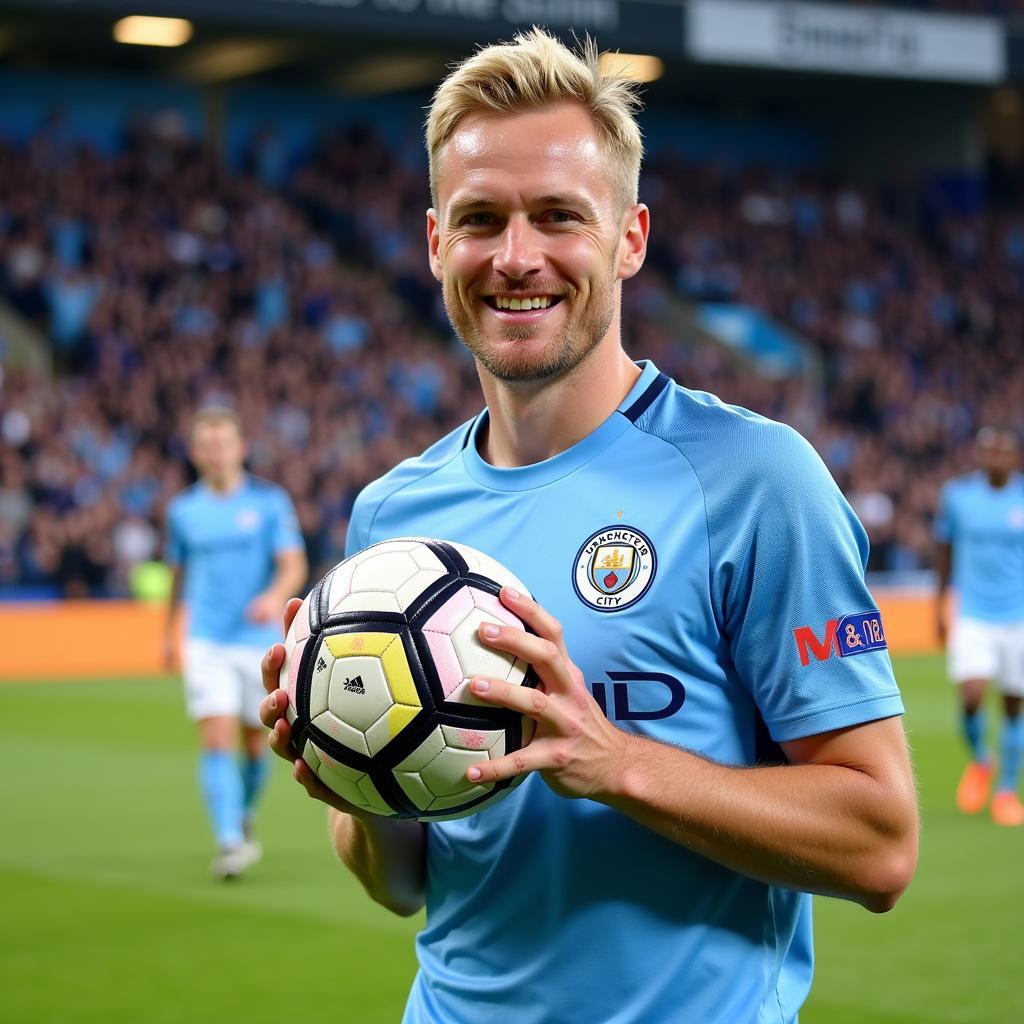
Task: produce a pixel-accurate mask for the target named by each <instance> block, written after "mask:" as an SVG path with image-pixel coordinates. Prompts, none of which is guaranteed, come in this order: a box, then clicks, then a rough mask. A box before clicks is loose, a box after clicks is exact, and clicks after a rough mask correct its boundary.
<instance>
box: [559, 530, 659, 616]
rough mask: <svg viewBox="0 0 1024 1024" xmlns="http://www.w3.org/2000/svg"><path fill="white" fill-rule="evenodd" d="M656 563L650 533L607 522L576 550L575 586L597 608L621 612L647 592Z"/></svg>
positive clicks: (652, 579)
mask: <svg viewBox="0 0 1024 1024" xmlns="http://www.w3.org/2000/svg"><path fill="white" fill-rule="evenodd" d="M657 566H658V559H657V555H656V554H655V551H654V545H653V544H652V543H651V541H650V539H649V538H648V537H647V536H645V535H644V534H642V533H640V532H639V530H633V529H630V528H629V527H624V526H608V527H605V528H604V529H603V530H598V531H597V533H593V534H591V535H590V536H589V537H588V538H587V539H586V540H585V541H584V542H583V545H582V547H581V548H580V549H579V551H578V552H577V554H576V561H575V563H574V566H573V581H572V582H573V587H574V588H575V590H576V595H577V596H578V597H579V599H580V600H581V601H582V602H583V603H584V604H586V605H588V606H589V607H591V608H593V609H595V610H596V611H599V612H619V611H622V610H623V609H625V608H629V607H631V606H632V605H634V604H636V602H637V601H639V600H640V598H641V597H643V596H644V594H646V593H647V589H648V588H649V587H650V585H651V583H652V582H653V581H654V573H655V571H656V569H657Z"/></svg>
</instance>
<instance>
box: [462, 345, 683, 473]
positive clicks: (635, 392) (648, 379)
mask: <svg viewBox="0 0 1024 1024" xmlns="http://www.w3.org/2000/svg"><path fill="white" fill-rule="evenodd" d="M637 365H638V366H639V367H640V376H639V377H638V378H637V379H636V382H635V383H634V384H633V386H632V387H631V388H630V389H629V393H628V394H627V395H626V397H625V398H623V400H622V401H621V402H620V403H619V405H618V407H617V408H616V409H615V410H614V411H613V412H612V414H611V415H610V416H609V417H608V418H607V419H606V420H605V421H604V422H603V423H602V424H601V425H600V426H599V427H597V428H596V429H595V430H592V431H591V432H590V433H589V434H587V436H586V437H584V438H583V439H582V440H580V441H577V442H576V444H574V445H572V446H571V447H570V448H566V449H565V451H564V452H559V453H558V454H557V455H553V456H552V457H551V458H550V459H545V460H544V461H543V462H534V463H533V464H531V465H529V466H513V467H499V466H492V465H491V464H490V463H489V462H485V461H484V460H483V459H482V458H481V457H480V451H479V448H478V447H477V443H478V441H479V439H480V433H481V431H482V429H483V428H484V426H485V425H486V423H487V415H488V414H487V410H486V409H484V410H483V412H481V413H480V415H479V416H477V418H476V419H475V420H474V421H473V425H472V426H471V427H470V431H469V436H468V437H467V439H466V444H465V446H464V447H463V449H462V462H463V465H464V466H465V469H466V472H467V473H468V474H469V475H470V476H471V477H472V478H473V479H474V480H475V481H476V482H477V483H480V484H483V485H484V486H486V487H490V488H491V489H492V490H496V491H528V490H532V489H533V488H536V487H543V486H545V485H546V484H550V483H554V481H556V480H560V479H562V478H563V477H566V476H568V475H569V474H570V473H574V472H575V471H576V470H577V469H579V468H580V467H581V466H583V465H585V464H586V463H588V462H589V461H590V460H591V459H593V458H594V457H595V456H596V455H598V454H600V453H601V452H602V451H604V449H605V448H607V447H608V445H610V444H611V443H612V442H613V441H615V440H616V439H617V438H618V437H620V436H621V435H622V434H623V433H624V432H625V431H626V430H628V429H629V427H630V426H631V425H632V423H633V422H634V421H635V420H636V418H637V416H639V415H640V413H641V412H643V411H644V409H646V408H647V407H648V405H650V403H651V402H652V401H653V400H654V398H655V397H657V393H658V392H660V391H661V389H662V388H663V387H664V386H665V384H667V383H668V378H667V377H665V375H664V374H662V373H660V372H659V370H658V368H657V367H656V366H655V365H654V363H653V362H651V361H650V360H646V359H645V360H640V361H639V362H638V363H637ZM649 392H650V394H649Z"/></svg>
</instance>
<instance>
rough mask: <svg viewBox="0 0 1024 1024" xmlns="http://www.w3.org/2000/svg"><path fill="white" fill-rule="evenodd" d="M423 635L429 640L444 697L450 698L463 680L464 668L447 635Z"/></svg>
mask: <svg viewBox="0 0 1024 1024" xmlns="http://www.w3.org/2000/svg"><path fill="white" fill-rule="evenodd" d="M423 635H424V636H425V637H426V638H427V645H428V646H429V647H430V655H431V657H432V658H433V659H434V667H435V668H436V669H437V674H438V676H439V677H440V679H441V689H442V690H444V695H445V696H446V697H450V696H451V693H452V691H453V690H454V689H455V688H456V687H457V686H458V685H459V683H461V682H462V680H463V678H464V677H463V675H462V666H461V665H460V664H459V659H458V656H457V655H456V653H455V648H454V646H452V642H451V640H450V639H449V638H448V634H447V633H435V632H433V631H431V630H424V631H423Z"/></svg>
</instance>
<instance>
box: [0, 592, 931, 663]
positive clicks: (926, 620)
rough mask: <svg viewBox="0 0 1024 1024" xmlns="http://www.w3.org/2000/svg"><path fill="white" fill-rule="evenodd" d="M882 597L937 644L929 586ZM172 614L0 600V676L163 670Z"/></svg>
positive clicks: (885, 611) (896, 630)
mask: <svg viewBox="0 0 1024 1024" xmlns="http://www.w3.org/2000/svg"><path fill="white" fill-rule="evenodd" d="M875 597H876V599H877V600H878V606H879V608H880V609H881V612H882V622H883V623H884V625H885V632H886V635H887V637H888V641H889V649H890V651H892V652H893V653H894V654H918V653H928V652H933V651H936V650H937V649H938V648H937V641H936V637H935V616H934V604H933V598H932V596H931V592H930V591H928V590H924V589H914V590H888V589H887V590H881V589H880V590H877V591H876V593H875ZM165 617H166V609H165V607H164V606H163V605H162V604H160V603H156V604H153V603H145V602H139V601H54V602H47V603H43V604H0V681H3V680H23V679H68V678H71V679H79V678H86V677H99V678H104V677H112V676H143V675H149V674H154V673H158V672H162V671H164V667H163V664H162V660H161V659H162V652H163V630H164V623H165ZM780 642H786V640H785V637H783V636H782V635H781V634H780Z"/></svg>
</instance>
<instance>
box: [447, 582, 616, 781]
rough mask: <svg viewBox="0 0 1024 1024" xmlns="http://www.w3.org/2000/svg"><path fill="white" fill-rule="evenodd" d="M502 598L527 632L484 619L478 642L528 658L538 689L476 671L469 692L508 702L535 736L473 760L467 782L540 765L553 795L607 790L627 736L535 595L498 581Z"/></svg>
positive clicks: (536, 768)
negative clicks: (604, 709) (595, 693)
mask: <svg viewBox="0 0 1024 1024" xmlns="http://www.w3.org/2000/svg"><path fill="white" fill-rule="evenodd" d="M501 602H502V604H504V605H505V607H506V608H508V609H509V611H511V612H514V613H515V614H516V615H517V616H518V617H519V618H520V619H521V620H522V621H523V622H525V623H526V624H527V625H528V626H529V627H530V628H531V629H532V630H534V632H535V633H536V636H534V635H533V634H531V633H527V632H526V631H525V630H521V629H515V628H513V627H508V626H499V625H497V624H496V623H493V622H485V623H482V624H481V626H480V628H479V630H478V633H477V635H478V637H479V638H480V641H481V643H483V644H484V645H485V646H487V647H491V648H494V649H495V650H499V651H506V652H507V653H509V654H511V655H514V656H515V657H517V658H520V659H522V660H523V661H526V662H528V663H529V664H531V665H532V666H533V668H534V670H535V671H536V673H537V675H538V677H539V678H540V685H539V686H538V687H537V688H536V689H531V688H530V687H527V686H517V685H515V684H513V683H507V682H505V681H503V680H498V679H483V678H479V677H474V678H473V679H472V681H471V682H470V690H471V692H472V693H473V694H475V695H476V696H477V697H478V698H479V699H480V700H482V701H486V702H487V703H488V704H494V705H496V706H498V707H503V708H510V709H511V710H513V711H518V712H519V713H520V714H523V715H526V716H527V717H529V718H532V719H533V720H534V722H535V723H536V731H535V733H534V736H533V739H532V740H530V742H529V743H528V744H527V745H526V746H525V747H522V748H521V749H520V750H517V751H514V752H513V753H511V754H506V755H505V756H504V757H499V758H495V759H494V760H492V761H484V762H482V763H480V764H476V765H473V767H471V768H470V769H468V771H467V772H466V777H467V778H468V779H469V780H470V781H472V782H482V783H487V782H497V781H499V780H500V779H510V778H513V777H514V776H516V775H522V774H524V773H525V772H531V771H539V772H540V773H541V775H543V777H544V781H545V782H546V783H547V784H548V785H549V786H550V787H551V788H552V789H553V790H554V791H555V792H556V793H558V794H559V796H564V797H570V798H578V797H596V798H600V796H601V794H604V793H607V792H609V791H610V789H611V788H612V787H611V785H610V783H611V782H612V780H613V779H614V778H615V777H616V776H618V775H619V773H620V772H621V770H622V766H623V762H624V760H625V756H626V752H625V747H626V742H627V738H628V737H627V736H626V734H625V733H624V732H622V731H621V730H620V729H617V728H615V726H614V725H612V723H611V722H609V721H608V719H607V718H606V717H605V716H604V714H603V713H602V711H601V708H600V707H599V706H598V704H597V701H595V700H594V698H593V697H592V696H591V694H590V691H589V690H588V689H587V687H586V684H585V683H584V681H583V673H582V672H581V671H580V670H579V668H578V667H577V666H576V665H575V664H574V663H573V661H572V659H571V658H570V657H569V654H568V652H567V651H566V648H565V642H564V640H563V637H562V626H561V623H559V622H558V620H557V619H556V618H554V616H552V615H550V614H549V613H548V612H546V611H544V609H543V608H541V607H540V605H538V604H537V602H536V601H533V600H531V599H530V598H528V597H526V596H525V595H523V594H519V593H518V592H516V591H515V590H511V589H510V588H508V587H503V588H502V591H501Z"/></svg>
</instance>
